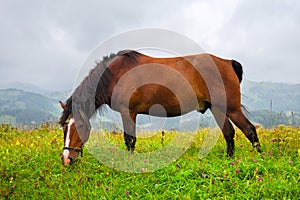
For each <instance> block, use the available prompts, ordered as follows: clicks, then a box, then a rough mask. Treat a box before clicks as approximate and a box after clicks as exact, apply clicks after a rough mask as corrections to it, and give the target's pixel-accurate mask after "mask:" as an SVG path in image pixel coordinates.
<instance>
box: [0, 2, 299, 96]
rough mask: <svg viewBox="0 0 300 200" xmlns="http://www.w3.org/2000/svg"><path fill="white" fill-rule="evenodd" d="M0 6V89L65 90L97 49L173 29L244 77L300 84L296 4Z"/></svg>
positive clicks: (36, 3)
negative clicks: (230, 62)
mask: <svg viewBox="0 0 300 200" xmlns="http://www.w3.org/2000/svg"><path fill="white" fill-rule="evenodd" d="M0 2H1V3H0V4H1V6H0V29H1V31H0V86H1V85H5V84H8V83H11V82H16V81H18V82H24V83H30V84H34V85H36V86H39V87H40V88H43V89H46V90H56V91H63V90H68V89H72V87H73V85H74V81H75V79H76V76H77V75H78V73H79V72H80V68H81V65H82V63H83V62H84V60H85V59H86V58H87V57H88V56H89V54H90V52H91V51H92V50H93V49H94V48H95V47H96V46H97V45H99V44H101V43H103V42H104V41H106V40H108V39H109V38H111V37H113V36H116V35H118V34H120V33H124V32H127V31H131V30H136V29H143V28H160V29H167V30H171V31H175V32H178V33H180V34H182V35H185V36H186V37H188V38H190V39H191V40H193V41H195V42H196V43H197V44H199V45H200V46H201V47H202V48H203V49H204V50H205V51H206V52H209V53H212V54H214V55H217V56H220V57H223V58H229V59H235V60H238V61H240V62H241V63H242V65H243V67H244V72H245V77H244V78H246V79H248V80H252V81H258V82H261V81H270V82H284V83H290V84H293V83H300V81H299V73H300V68H299V66H298V63H299V62H298V60H299V58H300V57H299V56H300V1H296V0H285V1H281V0H263V1H261V0H248V1H247V0H224V1H220V0H186V1H180V0H160V1H148V0H145V1H140V0H130V1H121V0H116V1H110V0H107V1H103V0H94V1H92V0H86V1H80V0H77V1H76V0H65V1H62V0H53V1H50V0H49V1H48V0H45V1H38V0H27V1H17V0H10V1H4V0H0ZM159 39H160V38H157V40H159ZM174 42H176V41H174ZM103 56H105V55H99V59H101V58H102V57H103Z"/></svg>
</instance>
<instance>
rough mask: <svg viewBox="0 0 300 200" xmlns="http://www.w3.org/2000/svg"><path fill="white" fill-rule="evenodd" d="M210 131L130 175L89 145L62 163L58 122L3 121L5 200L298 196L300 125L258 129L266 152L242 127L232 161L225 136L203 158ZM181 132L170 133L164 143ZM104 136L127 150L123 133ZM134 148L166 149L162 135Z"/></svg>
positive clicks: (0, 160)
mask: <svg viewBox="0 0 300 200" xmlns="http://www.w3.org/2000/svg"><path fill="white" fill-rule="evenodd" d="M207 133H208V129H204V130H200V131H199V132H198V133H197V135H196V136H195V140H194V141H193V143H192V144H191V146H190V147H189V148H188V150H187V151H186V152H185V153H184V154H183V155H182V156H180V157H179V158H178V159H176V160H175V159H173V158H172V159H171V161H170V163H169V164H168V165H167V166H166V167H163V168H161V169H159V170H154V171H153V172H148V173H127V172H123V171H119V170H117V169H112V168H111V167H108V166H106V165H104V164H103V162H100V161H98V160H97V159H96V158H95V157H94V156H93V155H92V154H91V153H89V151H88V150H87V149H86V148H85V149H84V156H83V157H82V158H80V159H79V160H77V161H76V162H75V163H74V165H72V166H69V167H63V166H62V164H61V160H60V154H61V152H62V146H63V133H62V130H60V129H59V128H58V127H57V126H50V125H44V126H40V127H37V128H30V129H25V128H18V129H16V128H13V127H11V126H9V125H2V126H0V144H1V145H0V199H300V161H299V157H300V129H299V128H297V127H285V126H279V127H277V128H275V129H262V128H259V129H258V134H259V138H260V141H261V143H262V149H263V151H264V152H263V153H262V154H259V153H257V152H256V151H254V150H253V149H252V147H251V145H250V144H249V142H248V141H247V140H246V139H245V136H244V135H243V134H242V133H241V132H240V131H237V133H236V137H235V140H236V152H235V155H234V157H233V158H227V156H226V149H224V148H225V146H226V145H225V142H224V139H223V137H220V138H219V140H218V142H217V144H216V145H215V146H214V147H213V149H212V151H211V152H210V153H209V154H208V155H207V156H206V157H204V158H202V159H199V158H198V154H199V147H200V146H201V144H202V142H203V139H204V136H205V135H206V134H207ZM178 134H179V133H176V132H166V133H165V143H164V145H166V146H167V145H168V144H172V141H173V140H174V138H176V135H178ZM101 137H103V138H106V139H107V140H108V141H110V143H111V144H112V145H115V146H118V148H119V149H125V145H124V142H123V137H122V134H107V133H106V134H104V135H102V136H101ZM103 138H102V139H103ZM91 144H93V143H91ZM136 148H137V149H136V152H137V154H138V153H139V152H140V153H147V152H149V151H151V152H153V151H155V150H158V149H161V148H162V143H161V134H160V133H157V134H153V136H152V137H151V138H138V140H137V144H136ZM167 156H168V155H167ZM167 156H166V157H167ZM144 162H145V163H146V162H148V161H144ZM149 162H150V161H149Z"/></svg>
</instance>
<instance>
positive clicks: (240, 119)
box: [227, 109, 261, 152]
mask: <svg viewBox="0 0 300 200" xmlns="http://www.w3.org/2000/svg"><path fill="white" fill-rule="evenodd" d="M227 116H228V117H229V118H230V119H231V121H232V122H233V123H234V124H235V125H236V126H237V127H238V128H239V129H241V131H242V132H243V133H244V134H245V135H246V137H247V138H248V140H249V141H250V142H251V143H252V146H253V147H254V148H256V149H257V151H258V152H261V149H260V143H259V140H258V137H257V133H256V129H255V126H254V125H253V124H252V123H251V122H250V121H249V120H248V119H247V118H246V117H245V115H244V113H243V112H242V110H241V109H238V110H235V111H233V112H229V113H227Z"/></svg>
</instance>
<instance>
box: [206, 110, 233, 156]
mask: <svg viewBox="0 0 300 200" xmlns="http://www.w3.org/2000/svg"><path fill="white" fill-rule="evenodd" d="M211 111H212V114H213V116H214V118H215V120H216V122H217V124H218V126H219V127H220V129H221V130H222V132H223V135H224V138H225V141H226V144H227V155H228V156H229V157H232V156H233V153H234V133H235V131H234V128H233V126H232V124H231V123H230V121H229V119H228V117H227V116H226V115H225V114H224V113H223V112H221V111H220V110H219V109H218V108H215V107H212V108H211Z"/></svg>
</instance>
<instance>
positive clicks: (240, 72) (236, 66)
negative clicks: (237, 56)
mask: <svg viewBox="0 0 300 200" xmlns="http://www.w3.org/2000/svg"><path fill="white" fill-rule="evenodd" d="M231 64H232V67H233V69H234V72H235V74H236V75H237V77H238V78H239V81H240V82H242V80H243V67H242V65H241V63H239V62H238V61H235V60H232V62H231Z"/></svg>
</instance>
